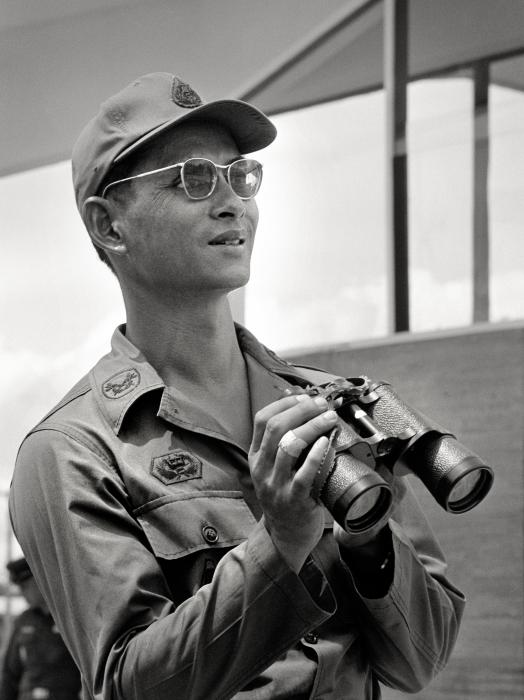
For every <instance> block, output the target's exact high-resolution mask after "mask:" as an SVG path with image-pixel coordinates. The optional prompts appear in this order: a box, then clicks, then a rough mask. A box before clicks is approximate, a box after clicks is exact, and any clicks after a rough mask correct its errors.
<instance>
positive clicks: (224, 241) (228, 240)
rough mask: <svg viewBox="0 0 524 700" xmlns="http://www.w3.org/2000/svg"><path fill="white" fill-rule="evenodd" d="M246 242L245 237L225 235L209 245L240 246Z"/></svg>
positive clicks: (214, 239)
mask: <svg viewBox="0 0 524 700" xmlns="http://www.w3.org/2000/svg"><path fill="white" fill-rule="evenodd" d="M245 241H246V239H245V236H240V235H238V234H232V233H223V234H221V235H220V236H217V237H216V238H213V240H212V241H210V242H209V245H227V246H239V245H242V244H243V243H245Z"/></svg>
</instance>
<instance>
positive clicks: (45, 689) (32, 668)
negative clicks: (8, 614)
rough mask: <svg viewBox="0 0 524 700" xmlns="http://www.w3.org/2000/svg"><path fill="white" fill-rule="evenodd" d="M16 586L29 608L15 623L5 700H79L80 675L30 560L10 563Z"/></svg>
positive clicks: (1, 685) (0, 693) (2, 689)
mask: <svg viewBox="0 0 524 700" xmlns="http://www.w3.org/2000/svg"><path fill="white" fill-rule="evenodd" d="M7 570H8V571H9V579H10V580H11V582H12V583H15V584H17V585H18V586H19V588H20V591H21V593H22V595H23V596H24V598H25V599H26V600H27V603H28V605H29V607H28V608H27V609H26V610H24V611H23V612H22V613H21V614H20V615H19V616H18V617H17V618H16V620H15V623H14V627H13V630H12V632H11V635H10V637H9V641H8V644H7V647H6V650H5V654H4V658H3V662H2V679H1V682H0V698H2V700H78V698H79V697H80V674H79V672H78V669H77V667H76V666H75V663H74V661H73V659H72V658H71V655H70V654H69V652H68V651H67V649H66V647H65V645H64V642H63V641H62V637H61V636H60V633H59V632H58V630H57V628H56V625H55V624H54V622H53V618H52V617H51V615H50V614H49V610H48V608H47V605H46V603H45V601H44V599H43V598H42V595H41V593H40V591H39V590H38V588H37V585H36V582H35V580H34V578H33V576H32V574H31V570H30V568H29V566H28V564H27V561H26V560H25V559H24V558H23V557H22V558H20V559H14V560H13V561H10V562H8V564H7Z"/></svg>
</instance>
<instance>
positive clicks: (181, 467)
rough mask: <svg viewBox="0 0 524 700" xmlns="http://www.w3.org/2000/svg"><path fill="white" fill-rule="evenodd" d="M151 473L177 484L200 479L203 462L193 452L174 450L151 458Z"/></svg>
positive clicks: (163, 481)
mask: <svg viewBox="0 0 524 700" xmlns="http://www.w3.org/2000/svg"><path fill="white" fill-rule="evenodd" d="M151 473H152V474H153V476H156V478H157V479H160V481H161V482H162V483H164V484H177V483H179V482H180V481H189V479H199V478H200V477H201V476H202V462H201V461H200V460H199V459H198V457H195V455H193V454H191V452H186V451H185V450H173V452H169V453H168V454H166V455H162V456H161V457H154V458H153V459H152V460H151Z"/></svg>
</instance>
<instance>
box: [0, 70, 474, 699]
mask: <svg viewBox="0 0 524 700" xmlns="http://www.w3.org/2000/svg"><path fill="white" fill-rule="evenodd" d="M275 133H276V132H275V128H274V126H273V124H272V123H271V122H270V121H269V120H268V119H267V118H266V117H265V116H264V115H263V114H262V113H261V112H259V111H258V110H256V109H255V108H254V107H252V106H250V105H247V104H245V103H241V102H235V101H228V100H223V101H218V102H211V103H207V104H204V103H202V101H201V99H200V97H199V96H198V94H197V93H196V92H195V91H194V90H193V89H192V88H191V87H190V86H189V85H188V84H186V83H184V82H183V81H182V80H181V79H180V78H178V77H176V76H173V75H171V74H168V73H154V74H150V75H147V76H143V77H141V78H139V79H138V80H136V81H135V82H134V83H132V84H131V85H129V86H127V87H126V88H124V89H123V90H122V91H121V92H119V93H118V94H117V95H115V96H113V97H112V98H110V99H109V100H108V101H107V102H105V103H104V104H103V105H102V106H101V110H100V112H99V114H98V115H97V116H96V117H95V118H94V119H93V120H92V121H91V122H90V123H89V124H88V125H87V126H86V128H85V129H84V131H83V132H82V134H81V136H80V138H79V140H78V142H77V144H76V146H75V149H74V152H73V180H74V185H75V191H76V198H77V203H78V207H79V210H80V212H81V214H82V216H83V220H84V222H85V225H86V227H87V230H88V232H89V235H90V236H91V239H92V242H93V244H94V245H95V247H96V248H97V250H98V252H99V255H100V256H101V257H102V259H104V260H105V261H106V262H107V263H108V264H109V265H110V267H111V268H112V269H113V271H114V273H115V275H116V278H117V280H118V282H119V284H120V286H121V289H122V294H123V297H124V301H125V307H126V324H125V325H124V326H122V327H120V328H119V329H117V331H116V332H115V334H114V336H113V346H112V351H111V353H110V354H109V355H107V356H105V357H104V358H102V359H101V360H100V361H99V363H98V364H97V365H96V366H95V367H94V369H93V370H92V371H91V372H90V373H89V375H88V376H87V377H86V378H84V379H83V380H81V381H80V382H79V383H78V384H77V385H76V386H75V387H74V388H73V389H72V390H71V392H70V393H69V394H68V395H67V396H66V397H65V398H64V400H63V401H62V402H61V403H60V404H59V405H58V406H57V407H55V408H54V409H53V410H52V411H51V412H50V413H49V414H48V416H47V417H46V418H45V419H44V420H43V421H42V422H41V423H40V424H39V425H38V426H36V428H35V429H34V430H32V431H31V433H30V434H29V435H28V436H27V438H26V439H25V441H24V443H23V445H22V447H21V449H20V453H19V457H18V460H17V466H16V469H15V474H14V478H13V484H12V491H11V501H10V506H11V514H12V519H13V524H14V528H15V531H16V534H17V537H18V538H19V541H20V543H21V545H22V547H23V549H24V552H25V553H26V555H27V557H28V560H29V562H30V564H31V567H32V569H33V570H34V572H35V576H36V577H37V580H38V583H39V586H40V587H41V589H42V591H43V593H44V595H45V598H46V600H47V601H48V604H49V606H50V609H51V611H52V613H53V615H54V616H55V619H56V620H57V623H58V625H59V627H60V629H61V631H62V632H63V634H64V636H65V638H66V639H67V642H68V645H69V646H70V648H71V649H72V652H73V655H74V657H75V660H76V662H77V664H78V665H79V667H80V668H81V670H82V676H83V679H84V683H85V688H84V694H85V697H86V698H97V699H101V698H104V699H105V700H109V698H111V699H113V700H116V699H117V698H118V699H122V700H123V699H125V700H134V699H136V700H138V699H140V700H164V699H165V700H168V699H169V700H172V698H177V700H184V699H189V698H190V699H191V700H197V699H199V700H222V699H226V698H232V697H235V698H245V699H246V700H254V699H255V698H256V699H257V700H264V699H266V698H267V699H269V698H271V699H272V700H273V699H284V698H286V699H291V698H293V699H294V700H298V699H305V698H317V699H320V698H323V699H324V700H327V699H328V698H329V699H332V698H351V699H354V700H356V699H358V700H360V699H363V698H379V697H380V686H379V683H380V682H382V683H385V684H387V685H391V686H393V687H396V688H400V689H405V690H407V691H415V690H418V689H419V688H421V687H422V686H423V685H424V684H426V683H428V682H429V681H430V679H431V678H432V677H433V676H434V674H435V673H436V672H437V671H438V670H439V669H440V668H441V667H442V666H443V665H444V664H445V662H446V660H447V658H448V656H449V654H450V652H451V649H452V647H453V643H454V640H455V637H456V634H457V629H458V625H459V621H460V617H461V612H462V606H463V598H462V595H461V594H460V593H459V592H458V591H457V590H456V589H455V588H454V587H453V586H452V585H451V584H450V583H449V582H448V580H447V579H446V577H445V564H444V560H443V556H442V553H441V552H440V549H439V547H438V545H437V543H436V542H435V540H434V538H433V536H432V534H431V531H430V530H429V528H428V526H427V524H426V522H425V520H424V517H423V516H422V514H421V513H420V511H419V509H418V506H417V504H416V502H415V501H414V499H413V496H412V495H411V493H410V492H409V490H408V489H407V487H406V485H405V484H404V483H403V481H402V480H401V479H396V478H395V479H394V480H393V492H394V493H395V508H394V510H393V514H392V515H393V517H392V518H391V519H390V520H389V522H387V523H385V524H384V523H383V524H382V525H381V526H380V527H377V528H374V529H372V530H370V531H367V532H366V533H363V534H360V535H359V536H351V535H349V534H347V533H346V532H345V531H344V530H343V529H342V528H341V527H340V526H339V525H338V524H337V523H335V524H333V521H332V518H331V517H330V515H329V513H327V511H326V509H325V508H324V507H323V506H322V505H321V503H320V502H319V501H318V500H317V499H315V498H313V497H312V495H311V489H312V485H313V484H314V481H315V475H316V474H317V471H318V470H319V467H320V465H321V463H322V462H323V458H324V455H325V453H326V449H327V443H328V439H327V437H326V435H327V434H328V433H329V432H330V431H331V430H332V428H333V427H334V426H335V425H336V424H337V414H336V413H335V411H333V410H332V409H330V408H329V406H328V403H327V402H326V401H325V400H324V399H322V398H320V397H317V398H314V397H312V396H309V395H307V394H306V393H304V390H305V388H306V387H307V386H308V385H311V384H315V383H318V382H320V381H326V380H327V379H329V378H330V377H329V375H326V374H324V373H322V372H320V371H311V370H306V369H304V368H298V367H293V366H291V365H290V364H288V363H287V362H285V361H283V360H280V359H279V358H278V357H277V356H276V355H275V354H274V353H272V352H270V351H268V350H267V349H266V348H265V347H264V346H263V345H261V344H260V343H259V342H258V341H257V340H256V339H255V338H254V337H253V336H252V335H251V334H250V333H249V332H248V331H247V330H246V329H244V328H242V327H240V326H235V324H234V323H233V320H232V317H231V312H230V308H229V304H228V300H227V294H228V293H229V292H230V291H231V290H233V289H235V288H238V287H240V286H242V285H245V284H246V282H247V280H248V278H249V268H250V257H251V251H252V247H253V242H254V237H255V230H256V226H257V219H258V212H257V207H256V203H255V199H254V196H255V195H256V193H257V191H258V187H259V185H260V181H261V175H262V171H261V166H260V164H259V163H258V162H257V161H255V160H253V159H251V158H249V159H246V158H244V157H243V156H242V153H251V152H253V151H256V150H258V149H261V148H263V147H265V146H267V145H268V144H269V143H271V141H272V140H273V139H274V137H275ZM297 387H298V388H297ZM299 458H300V459H299Z"/></svg>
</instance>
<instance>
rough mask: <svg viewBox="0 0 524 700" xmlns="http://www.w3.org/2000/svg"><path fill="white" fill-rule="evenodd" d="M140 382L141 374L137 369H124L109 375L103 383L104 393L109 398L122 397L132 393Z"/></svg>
mask: <svg viewBox="0 0 524 700" xmlns="http://www.w3.org/2000/svg"><path fill="white" fill-rule="evenodd" d="M139 384H140V374H139V372H138V370H136V369H133V368H131V369H124V370H122V371H121V372H117V374H114V375H113V376H112V377H109V379H107V380H106V381H105V382H104V383H103V384H102V393H103V394H104V396H105V397H106V398H107V399H120V398H121V397H122V396H125V395H126V394H129V393H131V392H132V391H133V390H134V389H136V387H137V386H138V385H139Z"/></svg>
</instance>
